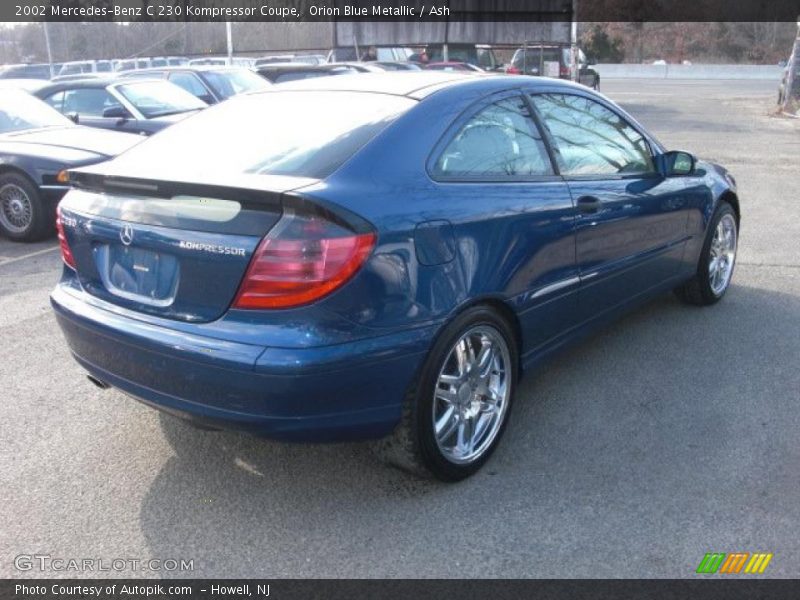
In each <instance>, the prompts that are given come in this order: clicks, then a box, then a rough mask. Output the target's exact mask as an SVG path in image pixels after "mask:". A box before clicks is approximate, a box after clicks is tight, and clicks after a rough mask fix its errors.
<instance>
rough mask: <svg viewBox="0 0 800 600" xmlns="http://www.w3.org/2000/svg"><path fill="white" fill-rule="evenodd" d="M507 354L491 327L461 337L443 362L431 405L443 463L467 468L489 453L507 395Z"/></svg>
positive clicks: (483, 327)
mask: <svg viewBox="0 0 800 600" xmlns="http://www.w3.org/2000/svg"><path fill="white" fill-rule="evenodd" d="M511 377H512V369H511V354H510V352H509V349H508V344H507V343H506V341H505V339H504V338H503V336H502V335H501V334H500V332H499V331H497V330H496V329H495V328H494V327H491V326H489V325H478V326H476V327H474V328H472V329H470V330H468V331H467V332H466V333H465V334H464V335H462V336H461V337H460V338H459V339H458V341H457V342H456V343H455V345H454V346H453V347H452V348H451V350H450V353H449V354H448V355H447V358H446V359H445V361H444V365H443V366H442V369H441V371H440V372H439V377H438V379H437V381H436V389H435V391H434V399H433V415H432V416H433V431H434V437H435V439H436V444H437V445H438V446H439V450H440V451H441V452H442V454H443V455H444V457H445V458H447V460H449V461H450V462H452V463H455V464H468V463H471V462H474V461H475V460H477V459H478V458H480V457H481V456H482V455H483V454H484V452H486V450H487V449H488V448H489V447H491V445H492V442H493V441H494V439H495V438H496V437H497V434H498V433H499V432H500V429H501V428H502V425H503V420H504V419H505V416H506V412H507V409H508V405H509V397H510V394H511V381H510V378H511Z"/></svg>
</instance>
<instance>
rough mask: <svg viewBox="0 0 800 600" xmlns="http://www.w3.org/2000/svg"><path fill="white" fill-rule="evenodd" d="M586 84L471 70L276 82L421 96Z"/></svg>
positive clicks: (285, 87) (292, 86) (290, 86)
mask: <svg viewBox="0 0 800 600" xmlns="http://www.w3.org/2000/svg"><path fill="white" fill-rule="evenodd" d="M537 85H539V86H547V87H549V88H552V87H564V88H565V89H569V88H572V89H574V88H575V87H576V86H577V88H578V89H582V90H586V89H587V88H586V87H584V86H582V85H579V84H575V83H572V82H571V81H565V80H563V79H553V78H549V77H527V76H523V75H494V74H485V73H477V72H471V71H433V70H432V71H425V70H423V71H391V72H386V73H359V74H357V75H341V76H338V77H317V78H313V79H303V80H300V81H291V82H287V83H282V84H281V85H280V86H276V88H275V91H278V88H280V90H317V91H352V92H374V93H382V94H391V95H395V96H408V97H410V98H415V99H418V100H421V99H422V98H425V97H426V96H429V95H430V94H432V93H434V92H436V91H439V90H442V89H445V88H455V87H463V88H465V89H467V88H469V89H470V90H475V91H478V92H481V91H485V92H486V93H487V94H490V93H492V92H495V91H501V90H504V89H510V88H518V87H522V86H537Z"/></svg>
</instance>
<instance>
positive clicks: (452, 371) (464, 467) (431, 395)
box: [373, 306, 519, 481]
mask: <svg viewBox="0 0 800 600" xmlns="http://www.w3.org/2000/svg"><path fill="white" fill-rule="evenodd" d="M470 347H471V348H472V352H471V353H470V352H469V348H470ZM459 355H460V357H461V358H462V359H463V360H461V361H460V360H459ZM473 356H474V359H473V358H472V357H473ZM518 363H519V358H518V349H517V343H516V338H515V335H514V332H513V330H512V329H511V326H510V325H509V324H508V323H507V322H506V320H505V319H503V318H502V317H500V316H499V315H498V313H497V312H496V311H494V310H492V309H491V308H490V307H487V306H476V307H473V308H469V309H467V310H466V311H464V312H463V313H462V314H461V315H459V316H458V317H457V318H456V319H455V320H454V321H453V322H452V323H450V324H449V325H448V326H447V327H446V328H445V329H444V331H443V332H442V333H441V334H440V335H439V336H438V338H437V340H436V342H435V343H434V345H433V347H432V348H431V351H430V353H429V354H428V357H427V359H426V361H425V363H424V365H423V367H422V370H421V372H420V374H419V377H418V379H417V380H416V382H415V383H414V384H412V387H411V389H410V390H409V391H408V394H407V397H406V400H405V403H404V406H403V415H402V418H401V422H400V424H399V425H398V426H397V428H396V429H395V431H394V433H393V434H392V435H391V436H389V437H388V438H385V439H383V440H380V441H378V442H376V443H375V444H373V449H374V450H375V451H376V453H377V454H378V456H379V457H380V458H381V459H383V460H384V461H386V462H388V463H389V464H391V465H394V466H396V467H399V468H401V469H404V470H406V471H410V472H412V473H415V474H417V475H421V476H431V475H432V476H433V477H435V478H437V479H440V480H442V481H459V480H461V479H464V478H466V477H469V476H470V475H472V474H473V473H475V472H476V471H478V469H480V468H481V467H482V466H483V465H484V464H485V463H486V461H487V460H489V457H490V456H491V455H492V453H493V452H494V450H495V449H496V448H497V445H498V444H499V442H500V439H501V437H502V434H503V432H504V431H505V427H506V424H507V423H508V415H509V413H510V410H511V405H512V404H513V396H514V391H515V388H516V382H517V376H518ZM448 415H449V417H448ZM435 422H438V424H439V426H440V429H439V434H438V436H437V431H436V427H437V426H436V425H435V424H434V423H435ZM448 432H449V433H448ZM470 432H472V434H473V435H469V433H470Z"/></svg>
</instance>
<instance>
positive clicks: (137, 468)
mask: <svg viewBox="0 0 800 600" xmlns="http://www.w3.org/2000/svg"><path fill="white" fill-rule="evenodd" d="M602 91H603V92H604V93H606V94H607V95H608V96H610V97H611V98H612V99H614V100H616V101H618V102H620V103H621V104H622V106H623V107H625V108H626V109H627V110H629V111H630V112H631V113H632V114H633V115H634V116H635V117H637V118H638V119H639V120H640V121H641V122H642V123H643V124H644V125H645V126H647V127H648V128H650V129H651V130H652V131H653V132H654V133H655V134H656V135H657V136H658V137H659V138H660V139H661V140H662V141H663V142H664V143H665V145H666V146H668V147H669V148H671V149H685V150H689V151H692V152H693V153H695V154H697V155H699V156H701V157H705V158H709V159H712V160H715V161H718V162H720V163H722V164H723V165H725V166H727V167H728V168H730V170H731V171H732V172H733V174H734V175H735V177H736V178H737V180H738V183H739V187H740V193H741V203H742V212H743V221H742V230H741V239H740V251H739V257H738V264H737V267H736V272H735V274H734V279H733V286H732V288H731V289H730V291H729V293H728V295H727V296H726V297H725V299H724V300H723V301H722V302H721V303H719V304H718V305H717V306H714V307H711V308H704V309H698V308H694V307H687V306H683V305H681V304H680V303H679V302H678V301H677V300H676V299H674V298H673V297H671V296H664V297H663V298H661V299H659V300H657V301H655V302H653V303H651V304H649V305H647V306H645V307H643V308H640V309H638V310H636V311H635V312H633V313H631V314H630V315H629V316H627V317H626V318H624V319H622V320H621V321H619V322H617V323H616V324H614V325H612V326H610V327H608V328H606V329H603V330H601V331H600V332H599V333H597V334H596V335H594V336H592V337H590V338H588V339H587V340H586V341H584V342H582V343H580V344H579V345H576V346H573V347H572V348H570V349H568V350H566V351H565V352H562V353H561V354H559V355H558V356H557V357H556V358H555V359H554V360H553V361H551V362H549V363H548V364H546V365H545V366H544V367H543V368H541V369H540V370H539V371H537V372H535V373H531V374H529V375H528V376H527V377H526V378H525V379H524V380H523V382H522V384H521V386H520V388H519V393H518V396H517V404H516V406H515V408H514V413H513V414H512V415H511V423H510V426H509V429H508V431H507V434H506V436H505V439H504V440H503V443H502V444H501V447H500V448H499V449H498V451H497V453H496V454H495V455H494V457H493V458H492V460H491V461H490V462H489V463H488V464H487V465H486V467H485V468H484V469H483V471H482V472H480V473H479V474H478V475H476V476H475V477H473V478H471V479H469V480H467V481H465V482H462V483H460V484H456V485H445V484H439V483H434V482H431V481H423V480H419V479H416V478H414V477H412V476H409V475H406V474H404V473H402V472H399V471H396V470H393V469H390V468H387V467H385V466H383V465H382V464H381V463H379V462H378V461H377V460H376V459H375V458H373V456H372V454H371V453H370V452H369V451H368V449H367V448H366V447H365V446H364V445H362V444H349V445H331V446H328V445H316V446H311V445H286V444H281V443H275V442H271V441H267V440H262V439H256V438H253V437H249V436H247V435H242V434H237V433H228V432H204V431H199V430H195V429H193V428H191V427H189V426H187V425H185V424H183V423H180V422H177V421H174V420H172V419H171V418H167V417H161V416H159V415H158V414H157V413H156V412H155V411H152V410H150V409H148V408H146V407H144V406H142V405H140V404H138V403H136V402H134V401H132V400H130V399H128V398H126V397H124V396H123V395H122V394H120V393H118V392H116V391H114V390H108V391H100V390H98V389H97V388H95V387H94V386H92V385H91V384H90V383H89V382H88V381H87V380H86V379H85V377H84V376H83V373H82V370H81V369H80V368H79V367H78V366H77V365H76V364H75V363H74V362H73V361H72V360H71V358H70V356H69V353H68V351H67V349H66V345H65V343H64V341H63V339H62V337H61V335H60V332H59V330H58V328H57V326H56V323H55V320H54V318H53V315H52V313H51V311H50V309H49V304H48V292H49V291H50V289H51V288H52V286H53V285H54V284H55V282H56V280H57V278H58V275H59V272H60V269H61V266H60V265H61V262H60V257H59V254H58V251H57V250H56V249H55V248H56V243H55V240H51V241H49V242H46V243H44V244H38V245H18V244H13V243H11V242H9V241H7V240H2V239H0V341H1V342H2V350H1V351H0V357H1V358H0V397H1V398H2V408H3V411H2V419H0V447H2V448H3V451H2V453H0V522H2V524H3V525H2V535H0V576H2V577H31V576H42V575H44V576H71V577H75V576H78V575H83V576H117V575H121V576H133V577H139V576H142V577H158V576H167V577H172V576H193V577H252V576H257V577H693V576H695V575H694V571H695V569H696V568H697V565H698V564H699V562H700V560H701V559H702V558H703V555H704V554H705V553H706V552H733V551H743V552H771V553H773V554H774V558H773V559H772V562H771V563H770V564H769V567H768V569H767V571H766V573H765V576H773V577H798V576H800V442H798V439H800V435H799V434H800V369H798V364H799V363H800V361H798V358H800V252H799V251H798V240H800V169H798V164H800V122H798V121H793V120H790V119H783V118H776V117H773V116H771V115H770V114H769V113H770V111H771V110H772V107H773V103H774V101H775V99H774V97H775V93H776V83H774V82H762V81H754V82H753V81H750V82H748V81H720V82H690V81H667V80H664V81H635V80H625V81H623V80H617V81H610V80H609V81H604V82H603V89H602ZM20 554H46V555H50V556H52V557H61V558H77V559H81V558H102V559H104V560H107V561H110V560H112V559H115V558H138V559H149V558H157V559H167V558H177V559H188V560H193V561H194V562H193V565H194V570H193V571H191V572H183V573H179V572H164V571H160V572H154V571H132V570H124V571H122V572H118V573H117V572H93V573H92V572H88V573H83V574H80V573H76V572H63V571H61V572H54V571H49V572H45V573H40V572H39V571H36V570H32V571H18V570H16V569H15V568H14V557H16V556H18V555H20Z"/></svg>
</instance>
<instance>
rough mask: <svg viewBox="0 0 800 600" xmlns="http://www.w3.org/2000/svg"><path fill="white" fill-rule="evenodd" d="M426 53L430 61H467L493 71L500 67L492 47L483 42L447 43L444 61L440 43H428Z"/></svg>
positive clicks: (442, 48) (442, 47)
mask: <svg viewBox="0 0 800 600" xmlns="http://www.w3.org/2000/svg"><path fill="white" fill-rule="evenodd" d="M426 54H427V55H428V61H429V62H431V63H436V62H460V63H467V64H470V65H475V66H478V67H480V68H481V69H483V70H484V71H494V70H496V69H498V68H499V67H500V63H499V61H498V60H497V57H496V56H495V54H494V50H493V49H492V47H491V46H486V45H483V44H448V45H447V60H446V61H445V57H444V46H443V45H442V44H429V45H428V47H427V49H426Z"/></svg>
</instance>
